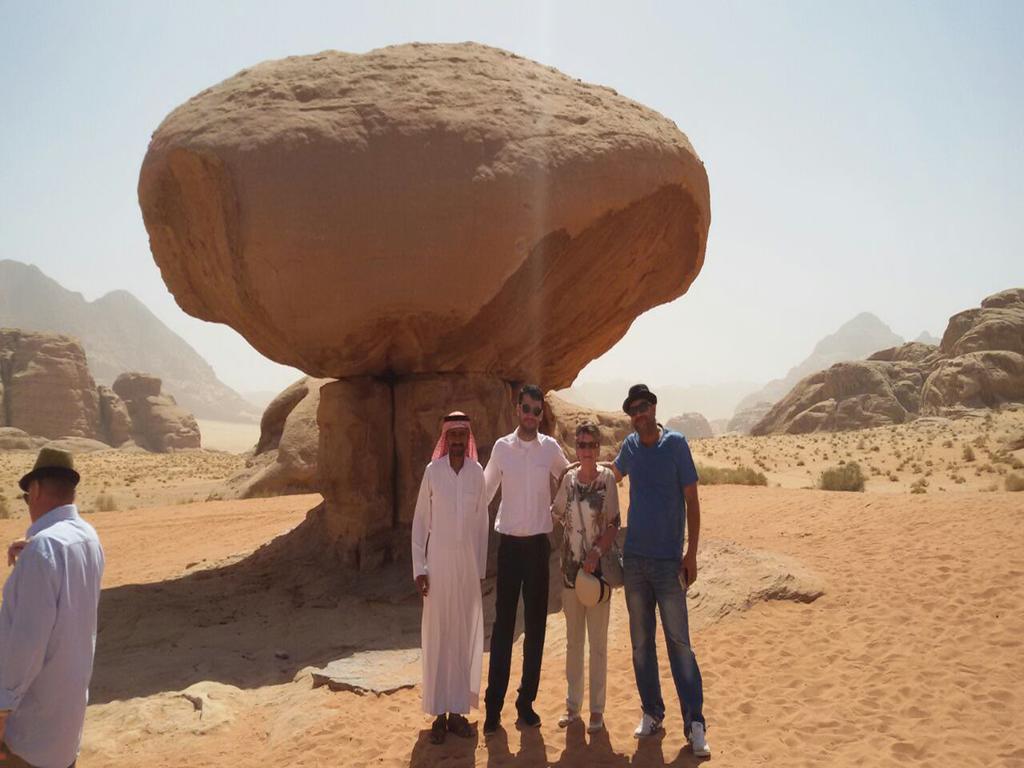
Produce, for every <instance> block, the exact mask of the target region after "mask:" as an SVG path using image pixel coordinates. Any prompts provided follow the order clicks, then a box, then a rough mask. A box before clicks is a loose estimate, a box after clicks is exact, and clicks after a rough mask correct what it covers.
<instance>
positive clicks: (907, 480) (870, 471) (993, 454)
mask: <svg viewBox="0 0 1024 768" xmlns="http://www.w3.org/2000/svg"><path fill="white" fill-rule="evenodd" d="M1018 442H1020V444H1021V445H1020V447H1019V448H1017V449H1016V450H1010V448H1011V447H1012V446H1014V445H1017V444H1018ZM690 447H691V449H692V451H693V455H694V459H695V460H696V461H697V462H699V463H703V464H706V465H709V466H716V467H736V466H747V467H750V468H752V469H754V470H757V471H758V472H763V473H764V475H765V477H766V478H767V479H768V483H769V484H770V485H776V486H780V487H782V488H807V487H815V486H816V485H817V482H818V477H819V476H820V475H821V473H822V471H823V470H824V469H826V468H829V467H835V466H838V465H839V464H841V463H844V462H857V463H858V464H859V465H860V467H861V470H862V471H863V473H864V475H865V477H866V478H867V483H866V490H867V491H870V492H877V493H907V492H910V491H912V490H914V486H915V484H916V485H917V489H916V490H917V492H918V493H935V492H944V491H999V490H1003V489H1004V487H1005V479H1006V476H1007V474H1009V473H1016V474H1017V475H1019V476H1021V477H1022V478H1024V407H1022V406H1019V405H1017V406H1013V405H1011V406H1008V407H1006V408H1004V409H1003V410H1001V411H969V412H966V413H965V414H964V415H963V416H962V417H960V418H956V419H946V418H922V419H917V420H916V421H912V422H910V423H909V424H902V425H899V426H890V427H878V428H876V429H863V430H858V431H856V432H832V433H828V432H822V433H818V434H810V435H767V436H764V437H750V436H721V437H713V438H707V439H701V440H691V441H690Z"/></svg>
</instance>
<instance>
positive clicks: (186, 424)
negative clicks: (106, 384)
mask: <svg viewBox="0 0 1024 768" xmlns="http://www.w3.org/2000/svg"><path fill="white" fill-rule="evenodd" d="M113 389H114V392H115V393H116V394H117V396H118V397H119V398H121V400H122V401H123V402H124V405H125V406H126V407H127V409H128V414H129V415H130V417H131V423H132V438H133V439H134V440H135V442H136V443H137V444H138V445H139V446H141V447H143V448H145V449H146V450H148V451H155V452H158V453H165V452H167V451H172V450H181V449H185V448H198V447H199V443H200V436H199V425H198V424H196V420H195V417H194V416H193V415H192V414H191V413H189V412H188V411H186V410H185V409H184V408H181V407H179V406H178V404H177V403H176V402H175V400H174V398H173V397H171V396H170V395H165V394H162V393H161V391H160V379H158V378H157V377H156V376H150V375H148V374H145V373H134V372H132V373H122V374H121V375H120V376H118V377H117V379H116V380H115V381H114V387H113Z"/></svg>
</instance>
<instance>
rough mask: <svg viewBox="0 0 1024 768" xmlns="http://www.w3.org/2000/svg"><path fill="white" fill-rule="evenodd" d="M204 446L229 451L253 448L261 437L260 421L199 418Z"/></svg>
mask: <svg viewBox="0 0 1024 768" xmlns="http://www.w3.org/2000/svg"><path fill="white" fill-rule="evenodd" d="M196 421H197V422H198V423H199V434H200V436H201V439H202V445H203V448H206V449H208V450H213V451H227V452H228V453H245V452H246V451H249V450H252V447H253V446H254V445H256V443H257V441H258V440H259V439H260V425H259V423H258V422H251V423H244V422H235V421H214V420H212V419H197V420H196Z"/></svg>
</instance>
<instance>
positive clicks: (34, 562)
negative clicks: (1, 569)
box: [0, 545, 59, 712]
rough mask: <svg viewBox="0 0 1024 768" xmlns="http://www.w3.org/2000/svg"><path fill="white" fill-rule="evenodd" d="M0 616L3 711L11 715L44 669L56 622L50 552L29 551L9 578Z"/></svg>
mask: <svg viewBox="0 0 1024 768" xmlns="http://www.w3.org/2000/svg"><path fill="white" fill-rule="evenodd" d="M8 579H9V583H8V588H7V590H6V594H5V597H6V598H7V599H6V600H5V601H4V604H3V608H2V609H0V610H2V615H0V711H4V712H12V711H14V710H15V709H17V708H18V704H19V703H20V702H21V699H22V697H23V696H24V695H25V693H26V691H28V689H29V687H30V686H31V685H32V681H33V680H35V679H36V675H38V674H39V670H41V669H42V668H43V660H44V659H45V657H46V648H47V646H48V645H49V642H50V633H51V632H53V626H54V623H55V622H56V620H57V596H58V592H59V588H58V581H59V579H58V574H57V565H56V562H55V561H54V559H53V555H52V553H51V552H50V551H49V549H44V548H43V547H42V546H39V545H35V546H31V547H27V548H26V549H25V550H24V551H23V552H22V553H21V555H20V556H19V557H18V562H17V563H16V564H15V566H14V570H13V571H11V575H10V576H9V577H8Z"/></svg>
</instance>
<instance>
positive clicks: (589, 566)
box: [583, 549, 601, 573]
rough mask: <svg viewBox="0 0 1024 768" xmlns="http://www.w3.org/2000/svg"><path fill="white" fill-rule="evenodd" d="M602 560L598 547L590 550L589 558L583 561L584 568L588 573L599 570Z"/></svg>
mask: <svg viewBox="0 0 1024 768" xmlns="http://www.w3.org/2000/svg"><path fill="white" fill-rule="evenodd" d="M600 562H601V555H600V554H599V553H598V551H597V549H592V550H590V552H589V554H587V559H586V560H584V561H583V570H584V571H586V572H587V573H593V572H594V571H596V570H597V566H598V564H599V563H600Z"/></svg>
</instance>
